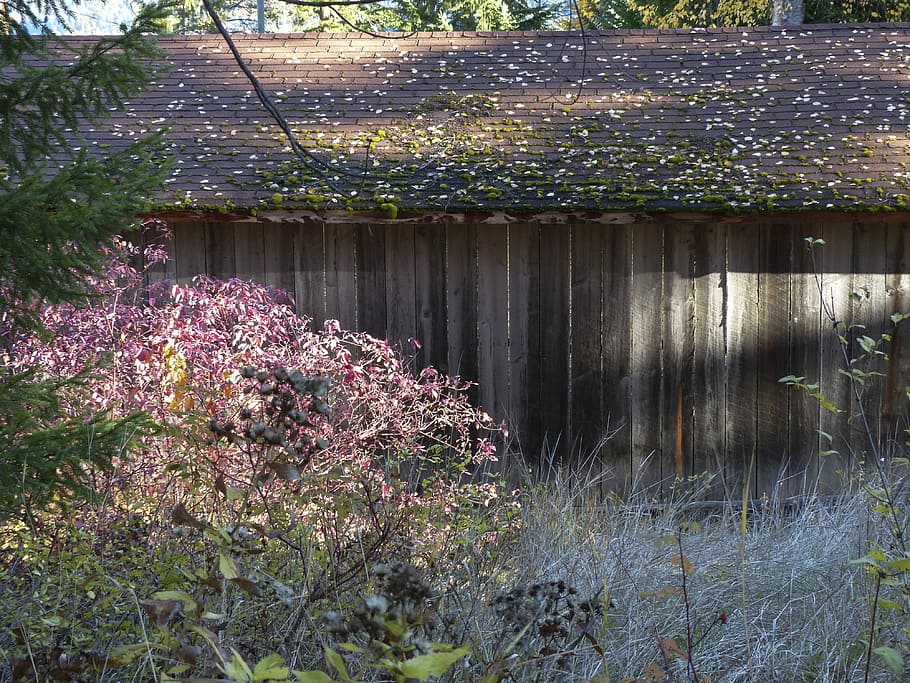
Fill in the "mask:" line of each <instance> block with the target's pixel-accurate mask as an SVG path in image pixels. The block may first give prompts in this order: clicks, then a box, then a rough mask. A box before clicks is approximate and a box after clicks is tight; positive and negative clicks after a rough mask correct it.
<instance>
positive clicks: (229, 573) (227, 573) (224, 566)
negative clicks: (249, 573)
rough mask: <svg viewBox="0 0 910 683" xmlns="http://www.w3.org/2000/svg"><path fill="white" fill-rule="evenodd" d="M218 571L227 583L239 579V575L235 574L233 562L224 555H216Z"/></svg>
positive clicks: (235, 567) (235, 569) (235, 566)
mask: <svg viewBox="0 0 910 683" xmlns="http://www.w3.org/2000/svg"><path fill="white" fill-rule="evenodd" d="M218 571H220V572H221V575H222V576H223V577H224V578H226V579H227V580H228V581H230V580H231V579H236V578H239V577H240V574H239V573H238V572H237V565H236V564H235V563H234V560H233V559H232V558H230V557H228V556H227V555H225V554H224V553H219V554H218Z"/></svg>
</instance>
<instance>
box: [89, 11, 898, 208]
mask: <svg viewBox="0 0 910 683" xmlns="http://www.w3.org/2000/svg"><path fill="white" fill-rule="evenodd" d="M234 39H235V41H236V43H237V46H238V48H239V49H240V51H241V52H242V54H243V56H244V57H245V58H246V59H247V60H248V62H249V64H250V66H251V68H252V69H253V71H254V73H255V74H256V75H257V76H258V77H259V78H260V79H261V81H262V83H263V85H264V86H265V88H266V89H267V90H268V92H269V93H271V95H272V96H273V97H274V98H275V100H276V102H277V104H278V106H279V108H280V110H281V111H282V112H283V114H284V116H285V117H286V118H287V120H288V121H289V122H290V124H291V126H292V128H293V130H294V132H295V134H296V136H297V137H298V139H299V141H300V142H301V143H302V145H303V146H304V147H305V148H307V149H308V150H310V151H311V152H312V153H313V154H314V155H315V156H316V157H318V158H319V159H321V160H322V161H324V162H325V163H326V164H327V165H328V167H329V168H331V169H338V170H337V171H334V170H333V171H332V172H331V174H330V175H331V177H332V178H333V182H332V184H333V185H334V188H330V187H327V186H326V185H325V183H322V182H319V180H318V179H314V177H313V174H312V173H311V172H309V171H308V170H307V169H306V168H305V167H304V165H303V164H302V163H301V162H300V160H299V159H298V158H297V157H295V156H294V154H293V153H292V152H291V150H290V148H289V147H288V144H287V140H286V139H285V138H284V136H283V135H282V133H281V131H280V129H279V128H278V126H277V125H276V124H275V122H274V121H273V120H272V119H271V118H270V117H269V115H268V114H267V113H266V112H265V110H264V109H263V107H262V106H261V104H260V103H259V101H258V100H257V98H256V95H255V93H254V91H253V88H252V87H251V85H250V83H249V82H248V80H247V79H246V78H245V76H244V75H243V73H242V72H241V71H240V69H239V68H238V67H237V64H236V63H235V62H234V60H233V58H232V56H231V54H230V52H229V51H228V49H227V46H226V45H225V44H224V42H223V41H222V39H221V38H220V37H219V36H167V37H162V38H160V45H161V46H162V47H163V48H164V49H165V50H166V51H167V52H168V53H169V54H170V57H171V59H172V60H173V62H174V68H173V69H172V70H171V71H170V73H169V74H167V75H166V76H165V77H163V78H162V79H161V80H160V81H159V82H157V83H156V84H155V85H154V86H153V87H152V88H151V89H150V90H149V91H148V92H147V93H146V94H144V95H142V96H139V97H136V98H135V99H133V100H132V101H131V102H129V104H128V107H127V111H126V113H124V114H115V115H114V117H113V118H112V119H111V126H112V127H110V126H108V125H107V124H104V125H101V126H97V127H96V129H95V130H94V132H92V133H90V134H89V140H90V144H93V145H100V144H112V143H113V144H116V142H117V138H115V137H112V135H113V136H121V139H127V138H129V137H131V136H134V135H135V134H137V133H138V132H140V131H144V130H151V129H155V128H158V127H160V126H162V125H164V124H167V125H169V126H171V130H170V132H169V133H168V139H169V141H170V146H171V147H172V149H173V150H174V152H175V153H176V154H177V156H178V157H179V163H178V166H177V169H176V171H175V173H174V175H173V178H172V179H171V182H170V183H169V186H168V191H167V193H165V195H163V196H162V197H161V203H162V204H165V205H167V204H176V205H199V206H201V205H216V206H221V205H231V204H233V205H235V206H238V207H257V206H262V205H268V204H273V203H280V204H281V206H282V207H291V206H296V207H307V208H315V207H320V208H331V207H338V208H343V207H348V208H354V209H360V208H371V207H372V208H375V207H376V205H377V204H382V205H384V210H385V211H386V212H389V213H395V212H396V210H395V209H393V208H391V207H392V205H397V206H398V207H401V208H402V209H406V208H410V207H414V208H422V209H438V208H448V209H450V210H455V209H464V208H484V207H487V208H509V209H510V210H514V211H519V210H522V209H529V210H540V209H628V208H637V209H662V208H683V207H690V208H691V207H695V208H699V209H712V208H720V209H730V208H732V209H739V208H748V209H763V208H769V207H780V208H792V207H814V208H819V207H822V208H823V207H841V206H852V207H856V206H866V207H868V206H873V205H874V206H894V207H897V206H904V204H906V203H907V202H908V201H910V169H908V166H907V164H908V162H910V138H908V125H910V24H877V25H832V26H805V27H799V28H796V29H793V28H787V29H781V28H770V27H765V28H750V29H708V30H678V31H669V30H660V31H652V30H648V31H645V30H626V31H612V32H598V33H587V34H586V35H584V36H583V35H581V34H579V33H538V32H522V33H476V34H450V33H420V34H415V35H412V36H410V37H400V36H389V37H385V38H374V37H369V36H366V35H360V34H322V33H319V34H301V35H281V34H268V35H262V36H255V35H235V36H234ZM111 131H113V133H112V132H111ZM345 174H349V175H345ZM339 191H340V192H339Z"/></svg>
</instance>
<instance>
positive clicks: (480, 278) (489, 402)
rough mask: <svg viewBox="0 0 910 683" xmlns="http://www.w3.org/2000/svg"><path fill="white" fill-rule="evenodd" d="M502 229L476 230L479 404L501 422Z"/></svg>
mask: <svg viewBox="0 0 910 683" xmlns="http://www.w3.org/2000/svg"><path fill="white" fill-rule="evenodd" d="M507 259H508V233H507V229H506V227H505V226H500V225H490V226H483V228H482V229H480V230H478V231H477V372H478V380H479V382H480V404H481V406H483V408H484V409H485V410H486V411H487V412H488V413H489V414H490V415H492V416H493V417H494V419H503V418H504V417H505V411H506V407H507V403H508V394H509V351H508V339H509V328H508V322H509V310H508V291H509V280H508V278H509V274H508V270H507Z"/></svg>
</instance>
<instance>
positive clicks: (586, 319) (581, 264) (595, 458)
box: [568, 223, 607, 477]
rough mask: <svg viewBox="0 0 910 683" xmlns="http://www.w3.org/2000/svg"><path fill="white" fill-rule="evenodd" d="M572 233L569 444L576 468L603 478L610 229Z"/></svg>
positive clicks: (590, 227)
mask: <svg viewBox="0 0 910 683" xmlns="http://www.w3.org/2000/svg"><path fill="white" fill-rule="evenodd" d="M569 229H570V230H571V231H572V247H571V249H572V255H571V262H572V313H571V315H572V328H571V329H572V335H571V338H570V339H569V344H570V358H571V367H570V368H569V381H570V382H571V389H572V390H571V392H570V395H571V403H570V405H569V418H568V426H569V434H568V437H569V438H570V439H571V441H570V442H569V444H570V446H571V448H570V451H571V462H572V466H573V468H576V469H578V470H579V473H580V474H582V475H584V476H594V477H599V476H600V474H601V460H600V449H599V442H600V440H601V437H602V436H603V434H604V432H605V430H606V426H607V425H606V414H605V411H604V405H603V403H604V401H603V398H604V397H603V390H604V382H603V344H604V338H603V324H604V319H603V315H604V305H603V285H604V262H603V261H604V254H603V244H602V240H603V235H604V231H605V228H604V227H603V226H599V225H596V224H591V223H588V224H584V223H579V224H576V225H572V226H570V228H569Z"/></svg>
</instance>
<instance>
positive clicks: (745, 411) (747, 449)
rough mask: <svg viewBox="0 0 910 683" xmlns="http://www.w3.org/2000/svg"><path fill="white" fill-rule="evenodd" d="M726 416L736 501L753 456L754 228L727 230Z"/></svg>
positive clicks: (728, 473)
mask: <svg viewBox="0 0 910 683" xmlns="http://www.w3.org/2000/svg"><path fill="white" fill-rule="evenodd" d="M727 269H728V270H727V294H728V297H729V299H728V306H727V356H726V375H727V415H726V419H725V425H726V451H727V452H726V456H727V458H726V462H725V472H724V476H725V479H726V483H727V486H728V487H729V490H728V492H727V494H728V496H730V497H731V498H732V499H733V500H740V499H741V498H742V495H743V490H744V489H743V487H744V485H745V484H746V482H747V481H748V486H749V494H750V496H754V495H756V491H755V480H754V477H753V474H754V468H753V463H754V459H755V458H757V457H758V453H757V445H758V444H757V434H756V415H757V413H758V406H757V388H758V387H757V374H758V363H757V359H758V353H759V327H758V325H759V313H758V272H759V271H758V269H759V231H758V229H757V227H756V225H755V224H754V223H753V224H741V223H740V224H733V225H730V226H729V227H728V228H727Z"/></svg>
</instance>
